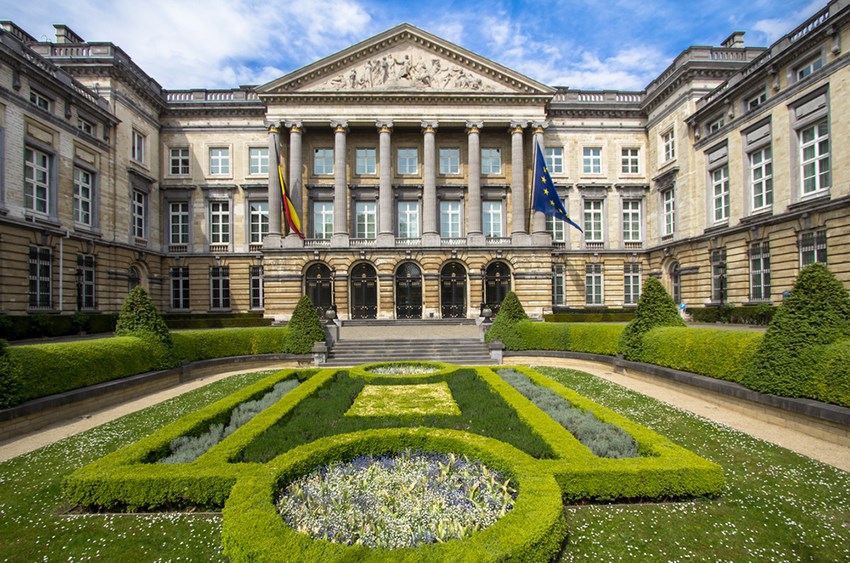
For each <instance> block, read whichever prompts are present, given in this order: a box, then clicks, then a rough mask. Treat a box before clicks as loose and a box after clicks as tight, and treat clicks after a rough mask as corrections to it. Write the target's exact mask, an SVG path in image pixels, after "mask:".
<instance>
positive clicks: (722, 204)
mask: <svg viewBox="0 0 850 563" xmlns="http://www.w3.org/2000/svg"><path fill="white" fill-rule="evenodd" d="M711 186H712V190H713V195H712V201H713V202H714V222H715V223H719V222H721V221H726V220H727V219H729V166H728V165H724V166H721V167H720V168H718V169H716V170H713V171H712V172H711Z"/></svg>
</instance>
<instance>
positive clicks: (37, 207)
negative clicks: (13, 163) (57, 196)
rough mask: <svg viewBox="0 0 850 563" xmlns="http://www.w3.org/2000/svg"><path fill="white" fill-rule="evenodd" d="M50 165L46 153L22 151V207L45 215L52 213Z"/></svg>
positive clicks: (35, 150) (29, 148)
mask: <svg viewBox="0 0 850 563" xmlns="http://www.w3.org/2000/svg"><path fill="white" fill-rule="evenodd" d="M50 165H51V158H50V155H48V154H47V153H45V152H42V151H40V150H38V149H34V148H31V147H26V149H25V150H24V207H25V208H26V209H28V210H30V211H35V212H36V213H43V214H45V215H46V214H48V213H50V212H51V211H52V209H51V208H50V195H51V194H50V189H51V183H52V181H51V178H50V175H51V170H50Z"/></svg>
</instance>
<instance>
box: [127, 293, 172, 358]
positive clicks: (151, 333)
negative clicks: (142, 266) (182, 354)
mask: <svg viewBox="0 0 850 563" xmlns="http://www.w3.org/2000/svg"><path fill="white" fill-rule="evenodd" d="M115 336H136V337H139V338H142V339H145V340H150V341H152V342H156V343H158V344H159V345H160V346H161V348H162V349H161V351H157V356H159V357H161V364H160V365H159V366H158V367H159V368H160V369H165V368H171V367H175V366H177V365H179V364H180V358H179V357H178V356H177V354H176V353H175V352H174V342H173V341H172V340H171V332H169V330H168V327H167V326H166V324H165V321H164V320H162V316H161V315H160V314H159V311H157V309H156V305H154V304H153V301H151V298H150V296H149V295H148V292H147V291H145V288H144V287H142V286H140V285H137V286H136V287H134V288H133V289H132V290H130V293H129V294H128V295H127V299H125V300H124V304H123V305H122V306H121V313H119V314H118V321H117V322H116V324H115Z"/></svg>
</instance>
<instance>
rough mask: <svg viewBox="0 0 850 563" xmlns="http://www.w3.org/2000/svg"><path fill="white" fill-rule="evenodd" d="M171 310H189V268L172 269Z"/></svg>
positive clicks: (177, 267) (178, 267)
mask: <svg viewBox="0 0 850 563" xmlns="http://www.w3.org/2000/svg"><path fill="white" fill-rule="evenodd" d="M171 308H172V309H189V267H188V266H176V267H173V268H171Z"/></svg>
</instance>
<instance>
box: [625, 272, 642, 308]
mask: <svg viewBox="0 0 850 563" xmlns="http://www.w3.org/2000/svg"><path fill="white" fill-rule="evenodd" d="M638 299H640V264H637V263H634V262H626V263H625V264H624V265H623V304H624V305H637V302H638Z"/></svg>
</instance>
